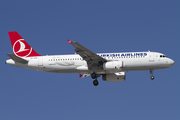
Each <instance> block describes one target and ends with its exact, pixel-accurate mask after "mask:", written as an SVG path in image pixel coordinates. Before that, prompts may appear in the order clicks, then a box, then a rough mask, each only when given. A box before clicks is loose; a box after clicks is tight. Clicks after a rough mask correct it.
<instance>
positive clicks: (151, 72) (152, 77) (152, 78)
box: [150, 70, 154, 80]
mask: <svg viewBox="0 0 180 120" xmlns="http://www.w3.org/2000/svg"><path fill="white" fill-rule="evenodd" d="M150 74H151V77H150V78H151V80H154V76H153V71H152V70H150Z"/></svg>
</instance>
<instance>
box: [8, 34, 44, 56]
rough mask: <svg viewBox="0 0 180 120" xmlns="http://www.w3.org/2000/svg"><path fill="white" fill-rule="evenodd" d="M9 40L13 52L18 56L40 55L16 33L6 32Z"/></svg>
mask: <svg viewBox="0 0 180 120" xmlns="http://www.w3.org/2000/svg"><path fill="white" fill-rule="evenodd" d="M8 33H9V37H10V40H11V44H12V48H13V52H14V54H15V55H16V56H19V57H35V56H41V55H39V54H38V53H36V52H35V51H34V50H33V49H32V47H31V46H30V45H29V44H28V43H27V42H26V41H25V40H24V39H23V38H22V37H21V36H20V35H19V34H18V33H17V32H8Z"/></svg>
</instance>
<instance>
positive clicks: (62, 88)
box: [0, 0, 180, 120]
mask: <svg viewBox="0 0 180 120" xmlns="http://www.w3.org/2000/svg"><path fill="white" fill-rule="evenodd" d="M8 31H17V32H19V34H20V35H21V36H22V37H23V38H24V39H25V40H26V41H27V42H28V43H29V44H30V45H31V46H32V47H33V48H34V49H35V50H36V51H37V52H38V53H39V54H41V55H47V54H48V55H53V54H54V55H59V54H74V48H73V46H71V45H69V44H67V39H70V40H73V41H77V42H79V43H80V44H82V45H83V46H85V47H87V48H88V49H90V50H92V51H93V52H124V51H129V52H131V51H148V50H151V51H156V52H161V53H164V54H166V55H167V56H168V57H170V58H172V59H173V60H174V61H175V65H174V66H173V67H171V68H168V69H163V70H156V71H154V76H155V80H154V81H152V80H150V73H149V71H136V72H127V73H126V75H127V76H126V81H124V82H105V81H102V80H101V78H99V79H98V80H99V83H100V84H99V86H98V87H94V86H93V84H92V82H93V80H92V79H91V78H90V77H89V78H84V79H82V78H79V76H78V74H55V73H46V72H38V71H33V70H28V69H23V68H18V67H13V66H10V65H6V64H5V60H6V59H8V56H7V55H6V54H7V53H12V48H11V44H10V40H9V36H8ZM0 39H1V44H0V48H1V50H0V53H1V54H0V55H1V57H0V58H1V59H0V65H1V75H0V120H66V119H68V120H70V119H76V120H110V119H111V120H119V119H123V120H179V119H180V103H179V101H180V93H179V92H180V87H179V85H180V73H179V66H180V65H179V61H180V57H179V56H180V55H179V50H180V47H179V45H180V1H179V0H151V1H150V0H149V1H145V0H121V1H120V0H109V1H108V0H91V1H85V0H76V1H75V0H49V1H47V0H46V1H45V0H30V1H29V2H27V1H24V0H16V1H15V0H4V1H1V3H0Z"/></svg>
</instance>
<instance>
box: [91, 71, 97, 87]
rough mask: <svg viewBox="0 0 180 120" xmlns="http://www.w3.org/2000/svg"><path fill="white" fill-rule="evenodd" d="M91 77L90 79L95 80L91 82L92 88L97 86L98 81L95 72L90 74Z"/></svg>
mask: <svg viewBox="0 0 180 120" xmlns="http://www.w3.org/2000/svg"><path fill="white" fill-rule="evenodd" d="M91 77H92V79H95V80H94V81H93V84H94V86H98V84H99V82H98V80H97V74H96V73H95V72H93V73H92V74H91Z"/></svg>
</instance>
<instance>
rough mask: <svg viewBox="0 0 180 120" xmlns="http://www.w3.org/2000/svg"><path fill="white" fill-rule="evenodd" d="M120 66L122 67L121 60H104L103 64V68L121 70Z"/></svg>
mask: <svg viewBox="0 0 180 120" xmlns="http://www.w3.org/2000/svg"><path fill="white" fill-rule="evenodd" d="M122 67H123V62H122V61H111V62H106V63H104V64H103V69H104V70H119V71H121V70H122Z"/></svg>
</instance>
